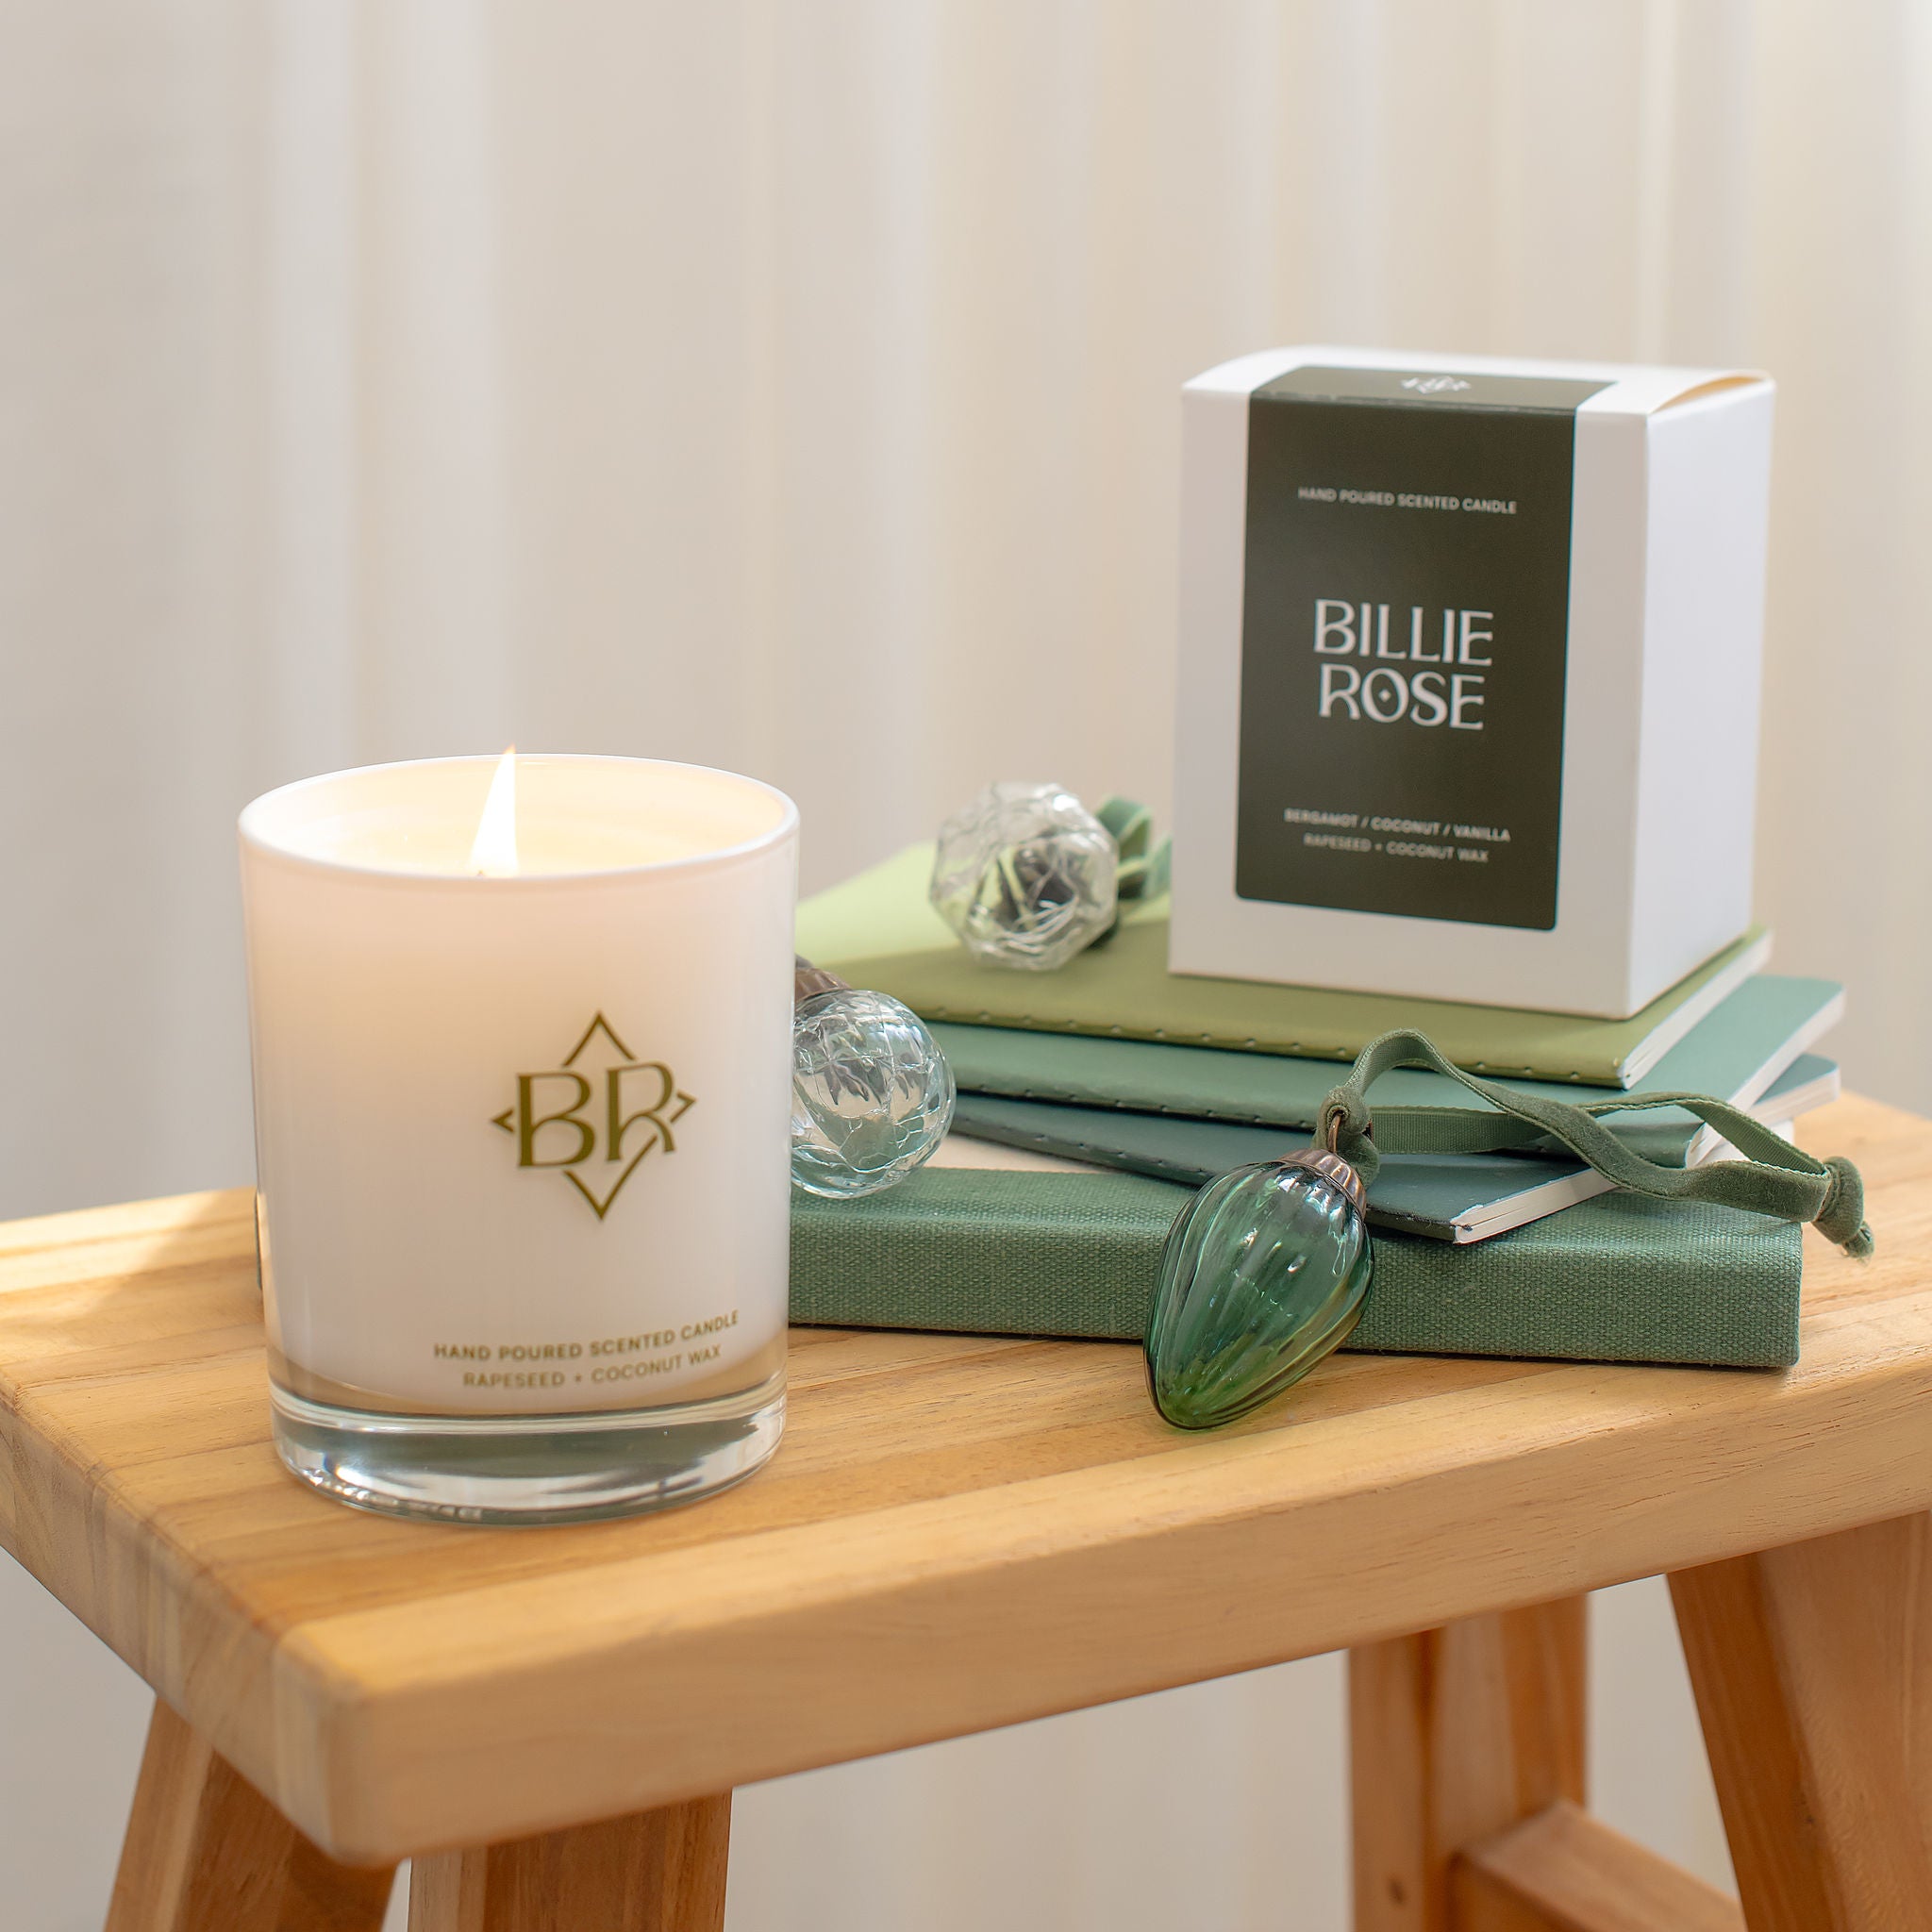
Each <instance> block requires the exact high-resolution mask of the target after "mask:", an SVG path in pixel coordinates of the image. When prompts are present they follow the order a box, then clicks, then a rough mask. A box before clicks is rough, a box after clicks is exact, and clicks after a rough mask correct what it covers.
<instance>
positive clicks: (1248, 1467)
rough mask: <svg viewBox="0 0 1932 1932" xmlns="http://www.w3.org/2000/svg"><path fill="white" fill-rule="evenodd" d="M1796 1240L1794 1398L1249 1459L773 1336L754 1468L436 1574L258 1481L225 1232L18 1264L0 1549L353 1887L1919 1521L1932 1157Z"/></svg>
mask: <svg viewBox="0 0 1932 1932" xmlns="http://www.w3.org/2000/svg"><path fill="white" fill-rule="evenodd" d="M1803 1138H1804V1140H1805V1142H1806V1144H1807V1146H1810V1147H1812V1148H1814V1149H1815V1150H1816V1151H1818V1152H1821V1153H1836V1152H1842V1153H1847V1154H1850V1155H1852V1156H1853V1157H1854V1158H1856V1159H1857V1160H1858V1161H1859V1162H1860V1163H1861V1164H1862V1165H1863V1167H1864V1170H1865V1174H1866V1177H1867V1182H1868V1187H1869V1189H1870V1205H1871V1218H1872V1222H1873V1224H1874V1228H1875V1229H1876V1231H1877V1235H1878V1242H1879V1253H1878V1258H1877V1259H1876V1260H1875V1261H1874V1262H1873V1263H1871V1264H1869V1265H1866V1266H1862V1267H1861V1266H1859V1265H1858V1264H1857V1263H1853V1262H1849V1261H1846V1260H1844V1259H1843V1258H1842V1257H1840V1256H1838V1255H1837V1254H1836V1253H1835V1251H1832V1250H1829V1249H1828V1248H1826V1246H1825V1245H1824V1243H1823V1242H1820V1241H1817V1240H1816V1238H1815V1237H1807V1241H1809V1243H1810V1246H1809V1250H1808V1256H1807V1268H1808V1274H1807V1282H1806V1290H1805V1295H1806V1314H1805V1324H1804V1359H1803V1361H1802V1363H1801V1364H1800V1366H1799V1367H1798V1368H1796V1369H1795V1370H1793V1371H1791V1372H1790V1373H1789V1374H1762V1373H1755V1372H1743V1371H1734V1370H1712V1371H1704V1370H1687V1369H1644V1368H1613V1367H1602V1366H1591V1365H1581V1364H1576V1365H1573V1364H1550V1363H1531V1362H1509V1361H1490V1360H1447V1359H1425V1358H1418V1357H1374V1356H1341V1357H1336V1358H1334V1359H1332V1360H1331V1361H1329V1362H1327V1363H1325V1364H1324V1366H1323V1367H1322V1368H1321V1370H1320V1371H1319V1372H1318V1373H1317V1374H1315V1376H1314V1377H1313V1378H1312V1379H1311V1380H1310V1381H1309V1382H1307V1383H1306V1384H1304V1385H1303V1386H1302V1387H1301V1388H1300V1389H1298V1390H1297V1391H1294V1392H1293V1393H1292V1394H1291V1396H1290V1397H1289V1398H1288V1399H1287V1400H1286V1401H1283V1402H1279V1403H1276V1404H1274V1405H1273V1406H1271V1407H1269V1408H1267V1409H1266V1410H1265V1411H1263V1412H1262V1413H1261V1414H1259V1415H1257V1416H1255V1417H1253V1418H1251V1419H1249V1420H1248V1421H1247V1422H1245V1423H1244V1424H1240V1425H1238V1426H1237V1427H1235V1428H1232V1429H1229V1430H1226V1431H1224V1432H1221V1433H1219V1434H1215V1435H1211V1436H1205V1437H1182V1436H1179V1435H1177V1434H1176V1433H1174V1431H1172V1430H1170V1429H1168V1428H1166V1427H1165V1426H1164V1425H1163V1424H1161V1423H1159V1422H1158V1419H1157V1418H1156V1417H1155V1415H1154V1412H1153V1410H1152V1408H1151V1407H1150V1406H1149V1404H1148V1402H1147V1398H1146V1395H1145V1393H1144V1391H1143V1388H1142V1381H1141V1363H1140V1358H1139V1353H1138V1351H1137V1350H1135V1349H1133V1348H1130V1347H1126V1346H1123V1345H1121V1344H1118V1343H1104V1342H1102V1343H1095V1342H1085V1343H1075V1342H1041V1341H1002V1340H987V1339H976V1338H971V1337H958V1336H950V1337H949V1336H937V1335H914V1334H860V1333H855V1332H848V1331H837V1330H829V1329H800V1330H797V1331H794V1333H793V1336H792V1348H791V1423H790V1427H789V1431H788V1434H787V1436H786V1440H785V1443H784V1446H783V1447H782V1448H781V1449H780V1451H779V1453H778V1456H777V1457H776V1458H775V1460H774V1462H773V1463H772V1464H771V1465H770V1466H769V1467H768V1468H767V1469H766V1470H765V1471H764V1472H763V1473H762V1474H759V1475H758V1476H756V1477H755V1478H754V1479H753V1480H752V1481H750V1482H749V1483H747V1484H745V1485H744V1486H743V1487H741V1488H740V1489H738V1490H736V1491H732V1492H730V1493H728V1494H726V1495H724V1496H722V1497H720V1498H717V1499H715V1500H713V1501H710V1502H707V1503H704V1504H701V1505H698V1506H696V1507H691V1508H688V1509H677V1510H672V1511H670V1512H667V1513H665V1514H662V1515H658V1516H652V1517H644V1518H639V1519H634V1520H632V1521H628V1522H620V1523H612V1524H588V1525H583V1526H577V1527H570V1528H552V1529H461V1528H448V1527H441V1526H436V1525H430V1524H411V1523H404V1522H397V1521H392V1520H389V1519H385V1518H382V1517H377V1516H371V1515H365V1514H361V1513H359V1512H357V1511H354V1510H349V1509H345V1508H342V1507H338V1506H336V1505H334V1504H332V1503H329V1502H327V1501H325V1500H324V1499H323V1498H322V1497H320V1496H318V1495H316V1494H314V1493H313V1492H312V1491H308V1490H307V1489H306V1488H304V1487H303V1486H302V1485H301V1484H299V1483H297V1482H296V1481H295V1480H294V1479H293V1478H292V1477H291V1476H289V1475H287V1474H284V1473H283V1471H282V1470H281V1468H280V1466H279V1464H278V1463H277V1462H276V1460H275V1454H274V1451H273V1450H272V1448H271V1447H270V1443H269V1429H268V1402H267V1391H266V1386H265V1379H264V1369H263V1349H262V1334H261V1323H260V1314H259V1302H258V1294H257V1291H256V1284H255V1265H254V1245H253V1231H252V1224H251V1206H250V1203H251V1197H250V1195H249V1193H248V1191H246V1190H237V1191H229V1192H224V1193H210V1194H196V1195H187V1196H183V1197H181V1198H179V1199H176V1200H171V1201H158V1202H148V1203H142V1204H139V1205H135V1206H131V1207H124V1208H102V1209H98V1210H93V1211H89V1212H85V1213H77V1214H64V1215H56V1216H52V1217H48V1218H46V1219H42V1220H39V1221H27V1222H19V1223H15V1224H11V1225H10V1226H7V1227H4V1228H0V1457H4V1460H0V1540H4V1542H5V1544H6V1546H7V1547H8V1549H10V1550H11V1551H12V1552H13V1554H14V1555H15V1556H16V1557H19V1558H20V1560H21V1561H22V1562H23V1563H24V1564H25V1566H26V1567H27V1568H28V1569H29V1570H30V1571H31V1572H32V1573H33V1574H35V1575H36V1576H38V1577H39V1578H40V1580H41V1581H42V1583H44V1584H45V1585H46V1587H47V1588H48V1589H49V1590H51V1591H53V1592H54V1593H55V1594H56V1595H57V1596H58V1597H59V1598H60V1600H61V1601H62V1602H63V1603H64V1604H65V1605H66V1606H67V1607H69V1608H70V1609H71V1610H72V1611H74V1613H75V1615H76V1616H78V1617H80V1618H81V1619H82V1620H83V1621H84V1622H85V1623H86V1624H89V1626H90V1627H91V1628H92V1629H93V1630H94V1631H96V1632H97V1633H98V1634H99V1635H100V1636H101V1637H103V1638H104V1639H105V1640H106V1641H108V1643H109V1644H111V1645H112V1646H113V1648H114V1649H115V1650H116V1651H118V1652H119V1653H120V1655H121V1656H122V1657H125V1659H126V1661H127V1662H128V1663H129V1664H131V1665H132V1666H133V1667H134V1669H135V1670H137V1671H139V1672H140V1673H141V1674H142V1676H144V1677H145V1678H146V1679H147V1680H148V1682H149V1683H150V1684H152V1685H153V1686H154V1687H155V1689H156V1690H157V1691H158V1692H159V1694H160V1695H161V1696H162V1697H164V1698H165V1699H166V1700H167V1701H168V1702H169V1703H170V1704H172V1705H173V1706H174V1707H175V1708H176V1709H177V1710H178V1711H180V1712H181V1713H182V1715H183V1716H185V1717H186V1718H187V1719H188V1720H189V1721H190V1723H191V1724H193V1725H194V1726H195V1727H196V1729H197V1731H199V1732H200V1733H202V1734H203V1735H204V1736H206V1738H207V1739H208V1740H209V1741H210V1742H211V1743H212V1744H213V1746H214V1747H215V1748H216V1749H217V1750H219V1751H220V1752H221V1753H222V1754H223V1755H224V1756H225V1757H227V1758H229V1759H230V1760H231V1761H232V1762H233V1763H234V1764H235V1765H236V1766H237V1767H238V1768H239V1769H240V1770H242V1772H243V1773H244V1774H245V1775H246V1776H247V1777H248V1778H249V1779H250V1780H251V1781H253V1782H254V1783H255V1784H256V1785H258V1787H259V1788H260V1790H262V1791H264V1792H265V1793H266V1794H267V1795H269V1796H270V1797H271V1798H273V1799H274V1800H275V1803H276V1804H277V1805H278V1806H280V1807H281V1808H282V1809H283V1810H284V1811H285V1812H286V1813H287V1815H288V1816H289V1817H290V1818H291V1819H292V1820H293V1821H294V1822H295V1823H296V1824H299V1825H300V1826H301V1827H302V1829H303V1830H304V1831H305V1832H307V1833H308V1836H309V1837H311V1838H312V1839H314V1840H316V1841H317V1842H318V1843H319V1844H321V1845H322V1846H323V1847H325V1849H326V1850H328V1851H329V1852H331V1853H333V1854H335V1855H336V1856H337V1857H342V1858H345V1859H348V1860H350V1861H354V1862H368V1863H376V1862H381V1861H385V1860H389V1859H392V1858H395V1857H401V1856H408V1855H409V1854H412V1853H417V1852H422V1851H426V1850H432V1849H435V1848H439V1847H443V1846H449V1845H456V1844H463V1843H477V1842H481V1841H483V1840H500V1839H506V1838H512V1837H518V1836H521V1835H524V1834H527V1833H531V1832H536V1831H540V1830H545V1829H550V1828H553V1827H557V1826H561V1825H566V1824H577V1823H581V1822H583V1821H586V1820H590V1819H593V1818H601V1817H607V1816H611V1815H614V1814H616V1813H619V1812H624V1811H632V1810H640V1809H643V1808H645V1807H653V1806H658V1805H662V1804H665V1803H667V1802H669V1801H673V1800H677V1799H682V1798H686V1797H690V1796H693V1795H695V1794H699V1793H704V1792H710V1791H717V1790H726V1789H728V1788H730V1787H732V1786H735V1785H739V1784H743V1783H746V1782H749V1781H752V1780H756V1779H759V1778H764V1777H770V1776H774V1775H775V1774H780V1773H784V1772H791V1771H797V1770H800V1769H803V1768H805V1767H807V1766H809V1765H815V1764H824V1763H828V1762H835V1761H839V1760H841V1759H845V1758H851V1757H864V1756H867V1755H870V1754H872V1753H874V1752H878V1751H887V1750H891V1749H894V1748H897V1747H899V1746H902V1745H908V1744H915V1743H919V1742H922V1741H924V1740H931V1739H936V1738H943V1737H949V1736H954V1735H958V1734H959V1733H962V1732H967V1731H974V1730H981V1729H985V1728H988V1727H990V1726H992V1725H997V1724H1011V1723H1015V1722H1017V1721H1020V1720H1022V1719H1026V1718H1033V1717H1039V1716H1041V1715H1043V1714H1045V1713H1047V1712H1050V1711H1057V1710H1065V1709H1070V1708H1073V1707H1078V1706H1083V1705H1090V1704H1096V1703H1101V1702H1105V1701H1107V1700H1108V1699H1112V1698H1118V1697H1126V1696H1132V1695H1135V1694H1137V1693H1139V1692H1141V1691H1154V1690H1158V1689H1160V1688H1162V1687H1164V1686H1168V1685H1173V1684H1179V1683H1185V1682H1189V1681H1191V1680H1194V1679H1198V1678H1203V1677H1208V1676H1214V1675H1219V1674H1225V1673H1229V1672H1234V1671H1243V1670H1249V1669H1252V1668H1254V1667H1256V1666H1257V1665H1261V1664H1268V1663H1274V1662H1278V1661H1280V1660H1282V1659H1284V1658H1288V1657H1299V1656H1306V1655H1308V1654H1310V1653H1313V1652H1317V1651H1324V1650H1330V1649H1335V1648H1339V1647H1341V1646H1344V1645H1354V1644H1358V1643H1364V1642H1368V1641H1374V1640H1376V1639H1379V1638H1383V1637H1388V1636H1392V1635H1396V1634H1400V1633H1404V1632H1407V1631H1412V1630H1418V1629H1423V1628H1426V1627H1430V1626H1433V1625H1436V1624H1442V1623H1444V1622H1447V1621H1449V1620H1452V1619H1456V1618H1461V1617H1467V1616H1472V1615H1475V1614H1477V1613H1479V1612H1483V1611H1487V1610H1492V1609H1497V1608H1502V1607H1511V1606H1516V1605H1524V1604H1531V1603H1536V1602H1541V1601H1543V1600H1545V1599H1549V1598H1552V1597H1557V1596H1562V1595H1566V1594H1570V1593H1573V1592H1576V1591H1584V1590H1589V1589H1593V1588H1595V1587H1597V1586H1600V1585H1603V1584H1608V1583H1614V1582H1618V1581H1620V1580H1623V1579H1624V1578H1628V1577H1632V1576H1641V1575H1648V1574H1654V1573H1656V1572H1657V1571H1660V1570H1669V1569H1679V1568H1683V1567H1685V1566H1688V1565H1691V1564H1698V1563H1705V1562H1708V1561H1711V1560H1713V1559H1715V1558H1718V1557H1728V1556H1734V1555H1738V1554H1740V1553H1743V1552H1747V1551H1753V1550H1757V1549H1761V1548H1765V1547H1768V1546H1771V1545H1774V1544H1781V1543H1785V1542H1790V1541H1796V1540H1798V1539H1801V1538H1807V1537H1813V1536H1819V1535H1823V1534H1825V1533H1827V1532H1829V1531H1832V1530H1837V1529H1841V1528H1846V1527H1849V1526H1851V1525H1854V1524H1861V1523H1867V1522H1873V1521H1875V1520H1877V1519H1879V1518H1884V1517H1892V1516H1898V1515H1902V1514H1904V1513H1906V1512H1907V1511H1910V1510H1914V1509H1921V1508H1924V1507H1927V1506H1928V1505H1932V1457H1927V1456H1926V1454H1925V1446H1926V1441H1927V1429H1928V1422H1927V1417H1928V1415H1932V1408H1928V1407H1926V1404H1927V1400H1928V1397H1932V1266H1928V1263H1932V1124H1927V1123H1924V1122H1922V1121H1919V1120H1916V1119H1914V1118H1912V1117H1911V1116H1909V1115H1906V1114H1902V1113H1898V1112H1895V1111H1892V1110H1890V1109H1888V1108H1880V1107H1877V1106H1874V1105H1873V1104H1872V1103H1870V1102H1865V1101H1858V1100H1845V1101H1842V1102H1840V1103H1839V1104H1838V1105H1836V1106H1834V1107H1832V1108H1826V1109H1824V1111H1822V1112H1820V1113H1818V1114H1816V1115H1814V1116H1813V1117H1812V1118H1811V1120H1810V1121H1808V1122H1807V1132H1806V1133H1805V1135H1804V1136H1803Z"/></svg>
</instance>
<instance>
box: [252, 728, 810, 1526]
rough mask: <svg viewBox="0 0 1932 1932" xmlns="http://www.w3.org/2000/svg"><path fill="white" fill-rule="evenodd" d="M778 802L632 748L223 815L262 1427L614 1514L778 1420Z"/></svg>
mask: <svg viewBox="0 0 1932 1932" xmlns="http://www.w3.org/2000/svg"><path fill="white" fill-rule="evenodd" d="M797 823H798V821H797V814H796V812H795V810H794V809H793V808H792V806H791V801H790V800H789V799H787V798H786V797H785V796H784V795H783V794H782V793H780V792H777V791H773V790H772V789H771V788H770V787H769V786H765V785H761V784H759V783H758V782H757V781H755V780H753V779H749V778H741V777H738V776H735V775H733V774H730V773H726V772H713V771H706V770H703V769H700V768H698V767H695V766H690V765H675V764H663V763H657V762H654V761H650V760H646V759H641V758H551V757H535V758H532V757H519V758H515V759H514V760H513V761H512V760H511V759H510V758H504V759H502V760H500V761H499V760H497V759H494V758H448V759H437V760H429V761H425V762H421V763H415V764H404V765H385V766H378V767H375V768H372V769H369V770H364V771H356V772H342V773H338V774H334V775H332V776H329V777H325V778H316V779H311V780H309V781H308V782H307V783H304V784H299V785H291V786H289V787H286V788H285V789H284V790H282V791H273V792H270V793H269V794H268V795H267V796H266V797H263V798H259V799H258V800H256V802H255V803H254V804H253V805H251V806H250V807H249V808H248V809H247V810H246V811H245V812H244V813H243V814H242V885H243V899H244V909H245V914H246V924H247V941H248V974H249V995H250V1004H251V1009H252V1026H253V1045H254V1062H255V1104H256V1141H257V1159H258V1175H259V1191H258V1226H259V1230H260V1256H261V1278H262V1287H263V1291H264V1295H265V1304H266V1307H265V1312H266V1315H267V1321H268V1333H269V1343H270V1370H271V1378H272V1383H273V1397H274V1414H275V1436H276V1442H277V1446H278V1447H279V1448H280V1450H281V1452H282V1455H283V1457H284V1459H285V1460H286V1461H287V1462H288V1463H289V1464H290V1466H291V1468H292V1469H294V1471H295V1472H296V1474H299V1475H302V1476H303V1477H304V1478H305V1479H306V1480H308V1481H310V1482H312V1483H314V1484H316V1486H317V1487H319V1488H322V1489H325V1490H327V1491H330V1492H331V1493H333V1494H336V1495H338V1496H341V1497H342V1498H344V1499H345V1500H349V1501H353V1502H358V1503H362V1504H365V1505H368V1506H370V1507H382V1508H391V1509H397V1510H402V1511H406V1512H413V1513H425V1514H431V1515H442V1516H453V1517H457V1518H459V1519H467V1520H495V1519H505V1520H516V1519H519V1518H529V1517H547V1518H556V1517H561V1516H570V1515H597V1514H608V1513H614V1512H616V1511H618V1510H621V1509H627V1508H636V1507H648V1506H650V1505H651V1504H654V1503H659V1502H673V1501H677V1500H680V1499H681V1498H683V1497H685V1496H689V1495H693V1494H698V1493H702V1492H703V1491H705V1490H707V1489H710V1488H715V1487H717V1486H719V1485H720V1484H721V1483H723V1482H724V1481H728V1480H731V1479H733V1478H734V1477H736V1476H738V1475H741V1474H745V1473H747V1472H748V1471H749V1470H750V1469H751V1468H754V1467H756V1466H757V1464H758V1462H759V1461H761V1460H762V1459H763V1457H765V1456H767V1455H769V1454H770V1453H771V1450H772V1448H773V1447H774V1445H775V1443H776V1441H777V1440H778V1432H779V1428H780V1426H781V1424H782V1419H783V1412H784V1352H785V1330H786V1315H787V1307H786V1300H787V1282H788V1273H789V1223H790V1207H791V1191H790V1190H791V1180H790V1161H791V1141H790V1121H791V973H792V965H791V923H792V904H793V897H794V891H793V888H794V870H795V858H794V856H795V848H796V841H797Z"/></svg>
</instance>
